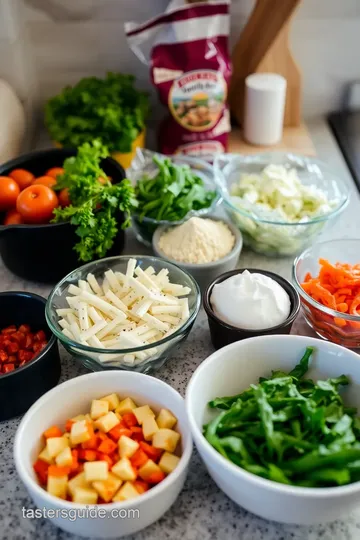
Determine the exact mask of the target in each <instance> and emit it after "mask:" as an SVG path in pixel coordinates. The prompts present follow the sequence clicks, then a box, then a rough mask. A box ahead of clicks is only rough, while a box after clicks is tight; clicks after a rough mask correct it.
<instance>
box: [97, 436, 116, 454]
mask: <svg viewBox="0 0 360 540" xmlns="http://www.w3.org/2000/svg"><path fill="white" fill-rule="evenodd" d="M116 448H117V444H116V442H114V441H112V440H111V439H108V440H107V441H102V442H101V443H100V444H99V447H98V451H99V452H103V453H104V454H111V453H112V452H114V451H115V450H116Z"/></svg>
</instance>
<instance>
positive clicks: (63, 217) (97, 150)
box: [53, 140, 137, 261]
mask: <svg viewBox="0 0 360 540" xmlns="http://www.w3.org/2000/svg"><path fill="white" fill-rule="evenodd" d="M107 156H108V150H107V149H106V148H105V147H104V146H103V145H102V144H101V142H100V141H97V140H95V141H93V143H92V144H89V143H84V144H83V145H82V146H81V147H80V148H79V150H78V153H77V155H76V156H74V157H70V158H67V159H66V160H65V162H64V165H63V166H64V169H65V172H64V174H62V175H61V176H60V177H58V178H57V183H56V187H55V189H57V190H61V189H64V188H67V189H68V190H69V198H70V201H71V203H72V204H71V205H70V206H67V207H65V208H56V209H55V210H54V216H55V217H54V219H53V222H54V223H59V222H62V221H70V223H71V224H72V225H74V226H75V227H76V234H77V235H78V236H79V237H80V240H79V242H78V243H77V244H76V245H75V246H74V249H75V251H76V252H77V253H78V256H79V259H80V260H81V261H91V260H92V259H94V258H101V257H104V256H105V255H106V253H107V251H108V250H109V249H110V248H111V247H112V245H113V243H114V239H115V236H116V235H117V233H118V225H119V221H123V215H125V220H124V221H123V223H122V228H126V227H128V226H129V224H130V218H129V216H130V213H131V211H132V209H133V208H134V207H135V206H136V204H137V203H136V199H135V194H134V189H133V187H132V186H131V184H130V182H129V181H128V180H122V182H120V183H118V184H112V183H111V181H110V180H108V178H107V176H106V174H105V172H104V171H103V170H102V169H101V167H100V163H101V160H102V159H104V158H106V157H107ZM99 177H101V178H102V179H103V182H104V183H100V182H99V181H98V179H99Z"/></svg>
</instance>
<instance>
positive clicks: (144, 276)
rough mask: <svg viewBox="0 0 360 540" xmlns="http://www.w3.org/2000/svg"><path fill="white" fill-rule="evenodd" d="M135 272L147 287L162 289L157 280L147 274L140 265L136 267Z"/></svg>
mask: <svg viewBox="0 0 360 540" xmlns="http://www.w3.org/2000/svg"><path fill="white" fill-rule="evenodd" d="M135 274H136V275H137V277H138V280H139V281H140V282H141V283H142V284H143V285H145V287H148V288H150V289H155V290H158V291H159V290H160V288H159V285H158V284H157V283H156V281H155V280H153V279H151V277H150V276H148V274H146V273H145V272H144V270H142V269H141V268H140V266H138V267H137V268H136V269H135Z"/></svg>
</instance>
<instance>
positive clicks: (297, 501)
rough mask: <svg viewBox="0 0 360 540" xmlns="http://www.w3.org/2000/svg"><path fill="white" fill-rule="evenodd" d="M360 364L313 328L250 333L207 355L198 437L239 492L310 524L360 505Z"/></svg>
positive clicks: (194, 398) (194, 420)
mask: <svg viewBox="0 0 360 540" xmlns="http://www.w3.org/2000/svg"><path fill="white" fill-rule="evenodd" d="M359 390H360V362H359V356H358V354H356V353H355V352H353V351H350V350H348V349H345V348H344V347H340V346H339V345H336V344H334V343H331V342H326V341H322V340H319V339H316V338H312V337H308V336H295V335H273V336H260V337H254V338H250V339H244V340H242V341H237V342H236V343H232V344H231V345H228V346H227V347H223V348H222V349H219V350H218V351H216V352H215V353H214V354H212V355H211V356H210V357H209V358H207V359H206V360H204V361H203V362H202V363H201V364H200V366H199V367H198V368H197V370H196V371H195V373H194V374H193V376H192V378H191V380H190V382H189V384H188V387H187V390H186V408H187V413H188V419H189V425H190V429H191V432H192V435H193V438H194V442H195V444H196V446H197V449H198V451H199V453H200V456H201V457H202V459H203V460H204V462H205V465H206V468H207V470H208V471H209V473H210V475H211V476H212V477H213V479H214V480H215V482H216V484H217V485H218V486H219V487H220V489H222V490H223V491H224V492H225V493H226V494H227V496H228V497H230V499H232V500H233V501H235V502H236V503H237V504H239V505H240V506H243V507H244V508H245V509H246V510H248V511H250V512H252V513H254V514H256V515H258V516H261V517H262V518H264V519H268V520H274V521H279V522H282V523H293V524H298V525H311V524H315V523H324V522H326V521H332V520H335V519H338V518H339V517H340V516H341V515H343V514H346V513H348V512H351V511H352V510H353V509H354V508H356V507H357V506H358V505H359V503H360V418H359V413H360V391H359Z"/></svg>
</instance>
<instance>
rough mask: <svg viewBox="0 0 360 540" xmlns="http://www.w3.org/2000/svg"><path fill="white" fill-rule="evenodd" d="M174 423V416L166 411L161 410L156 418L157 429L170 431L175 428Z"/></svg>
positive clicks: (175, 419) (175, 420)
mask: <svg viewBox="0 0 360 540" xmlns="http://www.w3.org/2000/svg"><path fill="white" fill-rule="evenodd" d="M176 422H177V418H175V416H174V415H173V414H171V412H170V411H168V410H167V409H161V411H160V412H159V414H158V416H157V418H156V423H157V425H158V426H159V428H166V429H171V428H173V427H174V426H175V424H176Z"/></svg>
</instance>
